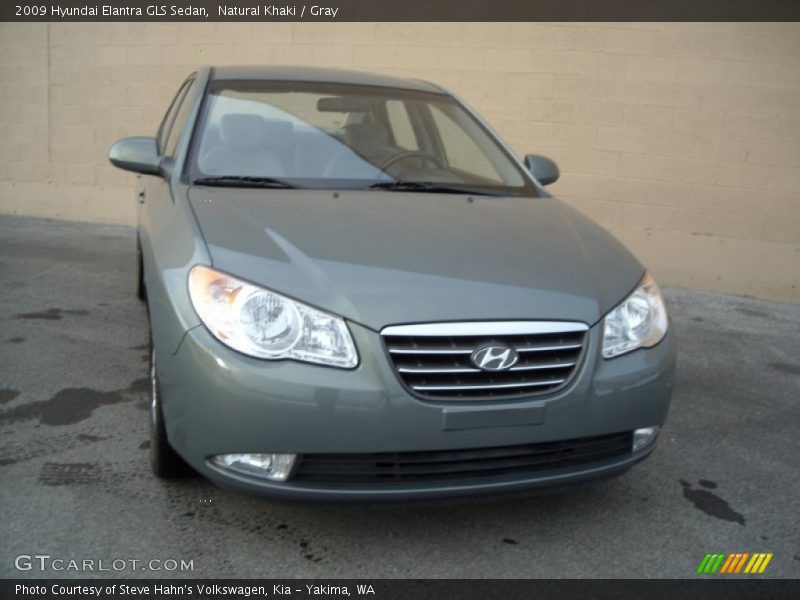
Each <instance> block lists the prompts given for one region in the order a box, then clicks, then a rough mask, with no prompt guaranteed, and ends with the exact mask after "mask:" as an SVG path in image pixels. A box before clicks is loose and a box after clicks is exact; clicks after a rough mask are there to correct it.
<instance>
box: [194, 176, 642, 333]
mask: <svg viewBox="0 0 800 600" xmlns="http://www.w3.org/2000/svg"><path fill="white" fill-rule="evenodd" d="M188 193H189V200H190V202H191V205H192V207H193V209H194V214H195V215H196V217H197V221H198V223H199V226H200V228H201V230H202V233H203V236H204V238H205V241H206V243H207V245H208V250H209V253H210V255H211V260H212V263H213V267H214V268H216V269H219V270H221V271H225V272H228V273H230V274H232V275H235V276H238V277H240V278H242V279H246V280H249V281H251V282H253V283H257V284H259V285H262V286H264V287H266V288H269V289H272V290H274V291H277V292H280V293H282V294H285V295H287V296H290V297H293V298H296V299H298V300H302V301H303V302H306V303H308V304H311V305H313V306H317V307H319V308H322V309H324V310H327V311H329V312H333V313H336V314H338V315H341V316H344V317H345V318H347V319H350V320H352V321H355V322H358V323H361V324H363V325H365V326H367V327H370V328H372V329H375V330H380V329H381V328H382V327H384V326H386V325H390V324H401V323H419V322H435V321H462V320H490V319H558V320H575V321H582V322H585V323H587V324H590V325H591V324H594V323H595V322H597V321H598V320H599V319H600V318H601V317H602V316H603V314H605V313H606V312H607V311H608V310H610V309H611V308H613V307H614V305H616V304H617V303H618V302H619V301H620V300H622V299H623V297H624V296H625V295H626V294H627V293H628V292H629V291H630V290H631V289H632V288H633V287H634V286H635V285H636V283H637V282H638V281H639V279H640V278H641V277H642V275H643V272H644V269H643V268H642V266H641V264H640V263H639V262H638V261H637V260H636V259H635V258H634V257H633V256H632V255H631V254H630V253H629V252H628V251H627V250H626V249H625V248H624V247H623V246H622V245H621V244H620V243H619V242H617V241H616V240H615V239H614V238H613V237H612V236H611V235H610V234H608V233H607V232H606V231H605V230H603V229H602V228H600V227H599V226H598V225H596V224H595V223H593V222H592V221H591V220H589V219H587V218H586V217H584V216H582V215H581V214H580V213H578V212H577V211H575V210H573V209H571V208H569V207H568V206H566V205H565V204H563V203H562V202H559V201H558V200H556V199H554V198H548V197H544V198H516V197H507V198H500V197H490V196H474V197H468V196H463V195H458V194H430V193H408V192H389V191H362V190H357V191H342V192H338V193H333V192H330V191H318V190H271V189H269V190H264V189H241V188H227V187H218V188H212V187H192V188H190V189H189V192H188Z"/></svg>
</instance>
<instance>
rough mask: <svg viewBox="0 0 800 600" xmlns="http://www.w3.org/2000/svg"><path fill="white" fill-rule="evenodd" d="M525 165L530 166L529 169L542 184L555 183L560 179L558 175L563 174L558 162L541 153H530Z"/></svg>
mask: <svg viewBox="0 0 800 600" xmlns="http://www.w3.org/2000/svg"><path fill="white" fill-rule="evenodd" d="M525 166H526V167H528V170H529V171H530V172H531V173H533V176H534V177H536V179H538V180H539V183H541V184H542V185H550V184H551V183H555V182H556V181H557V180H558V176H559V175H561V173H560V172H559V170H558V165H557V164H556V163H554V162H553V161H552V160H550V159H549V158H547V157H546V156H540V155H539V154H528V155H527V156H526V157H525Z"/></svg>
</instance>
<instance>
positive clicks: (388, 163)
mask: <svg viewBox="0 0 800 600" xmlns="http://www.w3.org/2000/svg"><path fill="white" fill-rule="evenodd" d="M414 157H416V158H421V159H423V160H427V161H428V162H431V163H433V164H434V165H436V167H438V168H439V169H442V170H444V165H443V164H442V161H441V160H439V159H438V158H436V157H435V156H434V155H433V154H428V153H427V152H421V151H419V150H408V151H406V152H400V153H399V154H395V155H394V156H390V157H389V158H387V159H386V160H385V161H383V162H382V163H381V164H380V165H379V166H378V168H379V169H380V170H381V171H385V170H386V169H388V168H389V167H390V166H392V165H393V164H394V163H396V162H398V161H401V160H405V159H406V158H414Z"/></svg>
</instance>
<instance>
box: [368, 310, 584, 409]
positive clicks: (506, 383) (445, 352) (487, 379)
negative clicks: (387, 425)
mask: <svg viewBox="0 0 800 600" xmlns="http://www.w3.org/2000/svg"><path fill="white" fill-rule="evenodd" d="M470 325H471V324H470V323H450V324H448V323H427V324H422V325H401V326H392V327H387V328H385V329H384V330H383V331H382V332H381V335H382V337H383V340H384V343H385V345H386V350H387V352H388V355H389V358H390V360H391V362H392V364H393V366H394V368H395V372H396V374H397V376H398V377H399V379H400V380H401V382H402V383H403V384H404V385H405V386H406V388H408V389H409V390H410V391H412V392H413V393H415V394H417V395H419V396H422V397H424V398H429V399H432V400H441V401H464V400H467V401H480V400H493V399H505V398H514V397H524V396H536V395H541V394H547V393H550V392H553V391H555V390H558V389H560V388H561V387H563V386H565V385H567V384H568V383H569V381H570V380H571V379H572V378H573V377H574V375H575V373H576V371H577V369H578V367H579V365H580V362H581V359H582V357H583V354H584V346H585V344H586V340H587V337H588V326H586V325H585V324H583V323H575V322H550V321H541V322H539V321H530V322H528V321H514V322H509V321H500V322H497V323H491V322H484V321H481V322H477V323H474V324H473V325H474V327H470ZM517 331H519V332H520V333H516V332H517ZM492 344H499V345H505V346H509V347H511V348H513V349H514V350H516V352H517V355H518V360H517V362H516V364H514V365H513V366H511V367H510V368H508V369H506V370H501V371H486V370H482V369H480V368H478V366H477V365H476V364H475V363H473V362H472V359H471V357H472V354H473V353H474V352H475V351H476V350H479V349H480V348H483V347H485V346H487V345H492Z"/></svg>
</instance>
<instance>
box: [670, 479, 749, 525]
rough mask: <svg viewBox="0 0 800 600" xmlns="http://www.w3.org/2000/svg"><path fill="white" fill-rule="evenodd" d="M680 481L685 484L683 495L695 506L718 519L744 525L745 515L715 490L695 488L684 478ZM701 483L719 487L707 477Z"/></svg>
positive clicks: (706, 485)
mask: <svg viewBox="0 0 800 600" xmlns="http://www.w3.org/2000/svg"><path fill="white" fill-rule="evenodd" d="M679 481H680V482H681V486H683V497H684V498H686V499H687V500H689V501H690V502H691V503H692V504H694V506H695V508H697V509H698V510H701V511H703V512H704V513H706V514H707V515H709V516H712V517H716V518H717V519H722V520H723V521H731V522H733V523H739V525H742V526H744V524H745V518H744V515H743V514H741V513H739V512H736V511H735V510H733V509H732V508H731V506H730V504H728V502H727V501H726V500H723V499H722V498H720V497H719V496H717V495H716V494H715V493H713V492H709V491H707V490H696V489H693V488H692V484H691V483H689V482H688V481H684V480H683V479H681V480H679ZM699 483H700V485H701V486H702V487H705V488H711V489H714V488H716V487H717V484H716V483H714V482H713V481H708V480H706V479H703V480H701V481H700V482H699Z"/></svg>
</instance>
